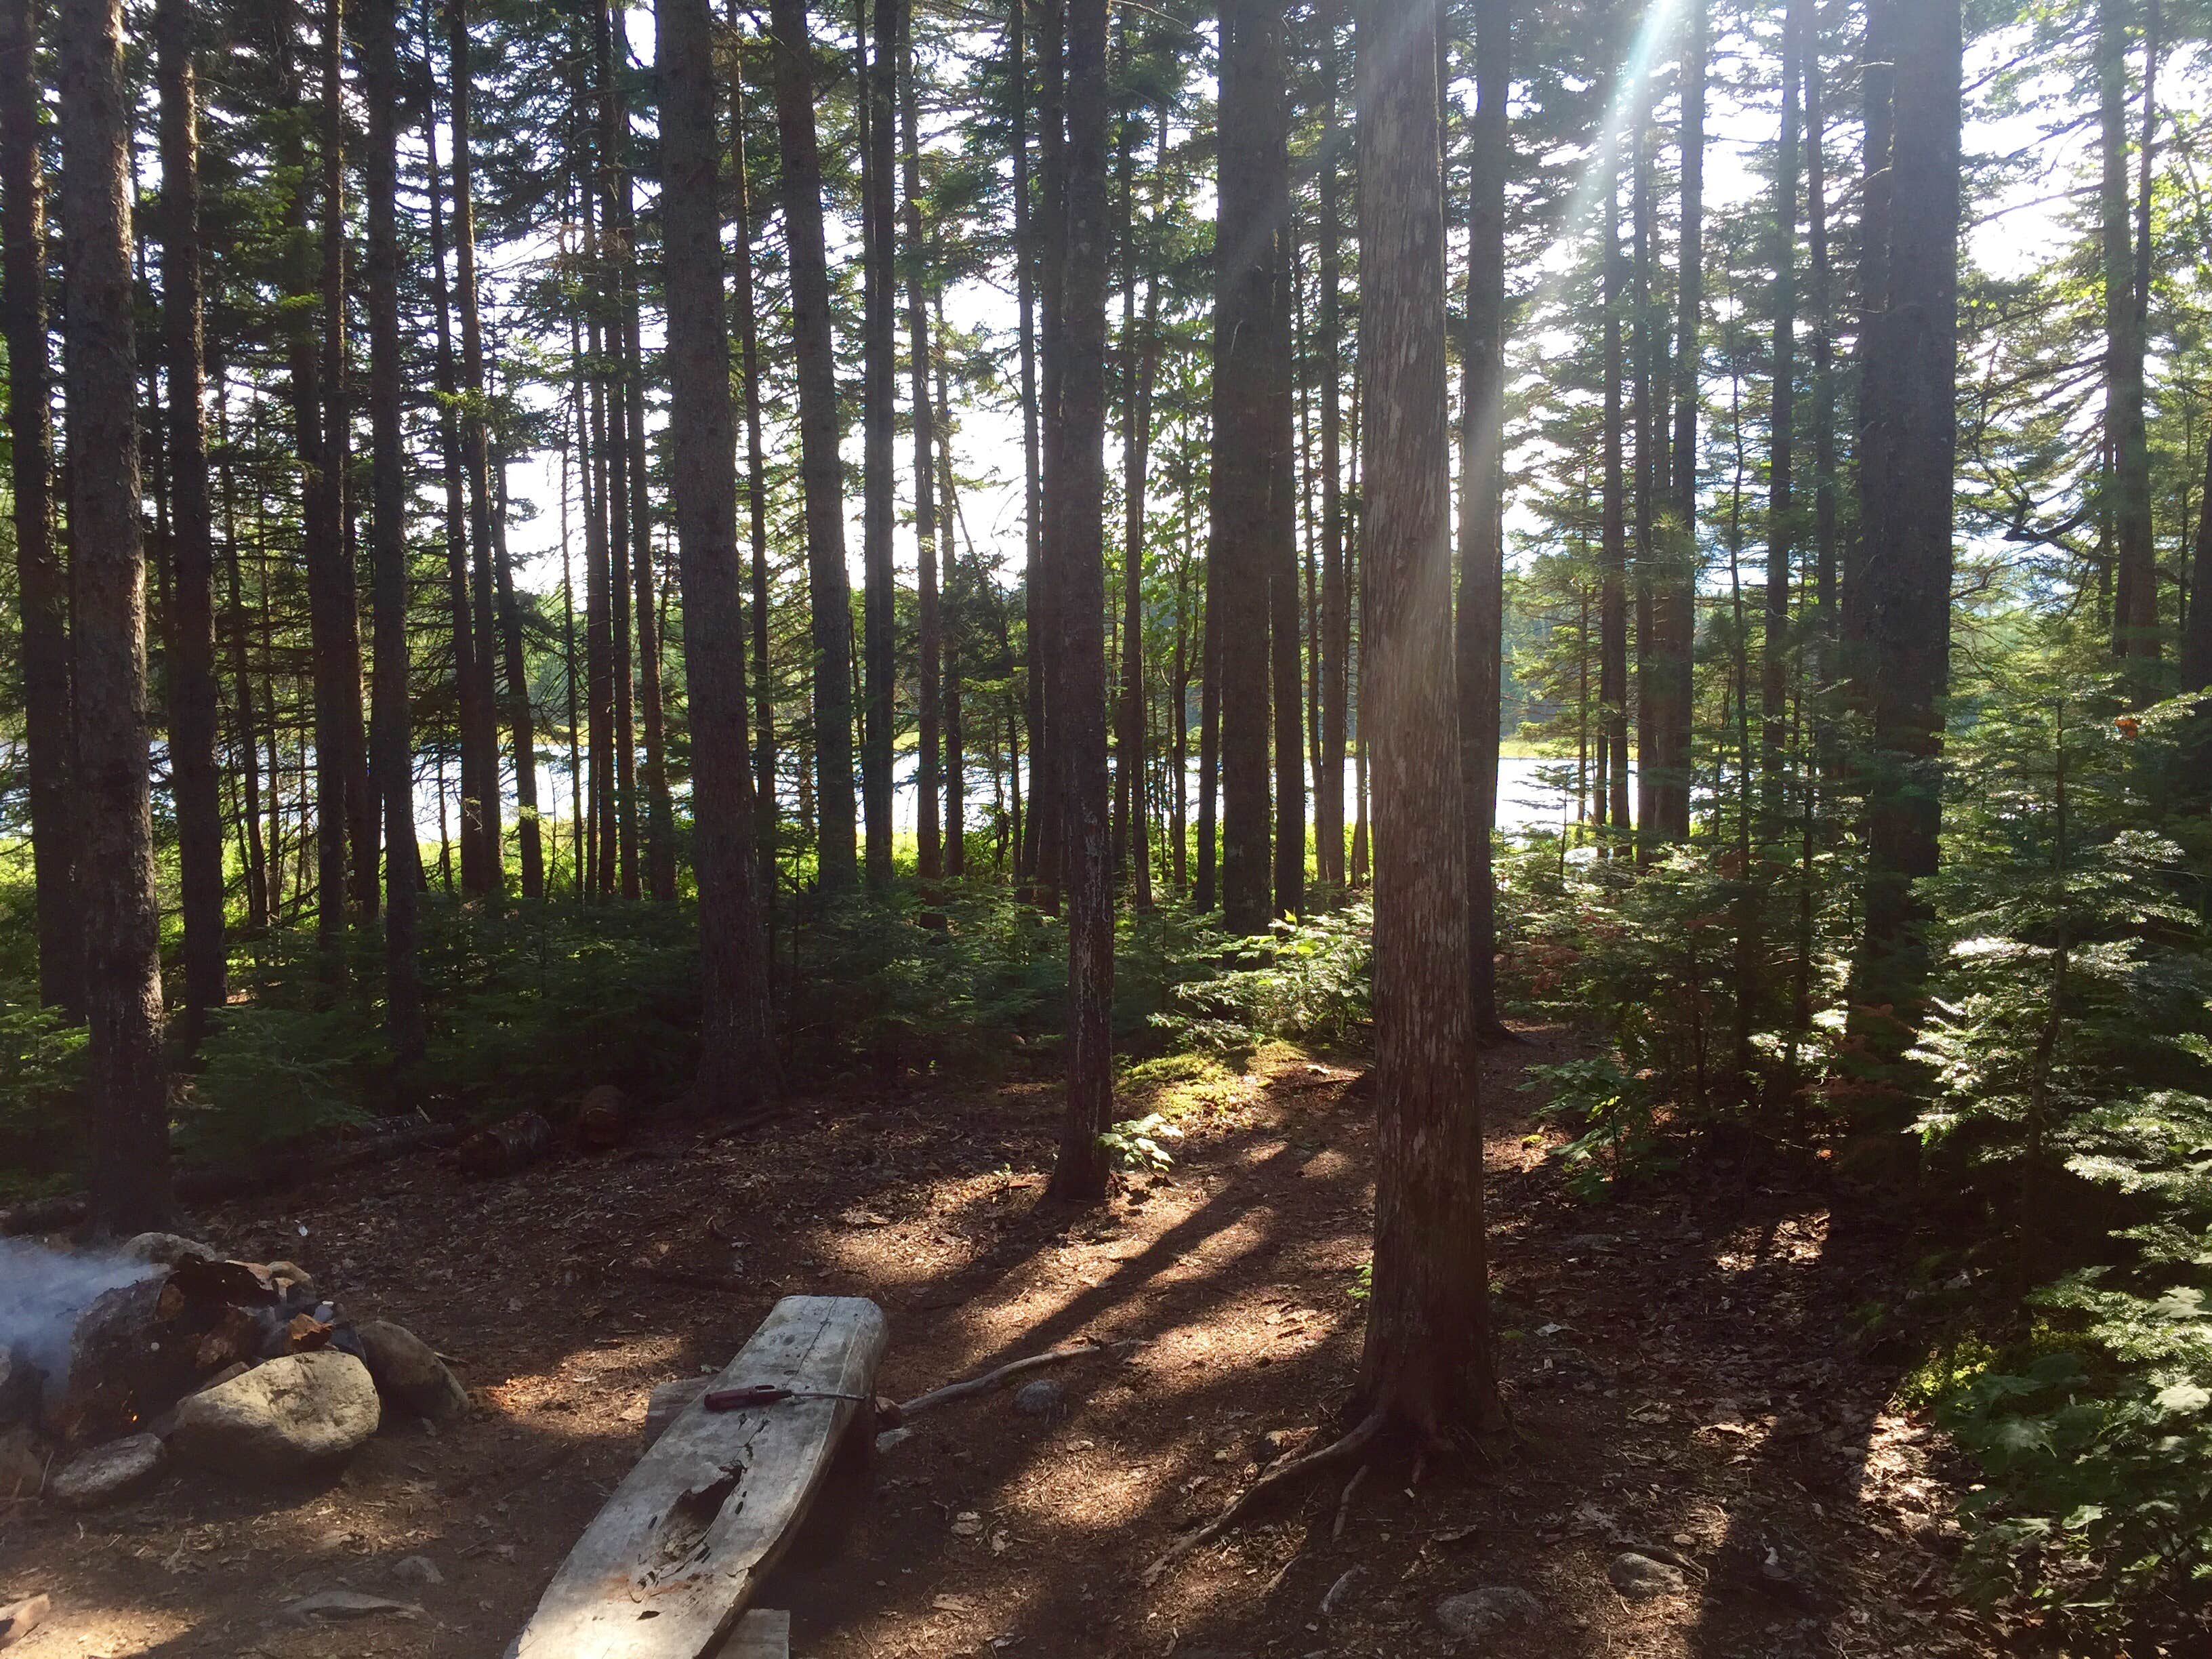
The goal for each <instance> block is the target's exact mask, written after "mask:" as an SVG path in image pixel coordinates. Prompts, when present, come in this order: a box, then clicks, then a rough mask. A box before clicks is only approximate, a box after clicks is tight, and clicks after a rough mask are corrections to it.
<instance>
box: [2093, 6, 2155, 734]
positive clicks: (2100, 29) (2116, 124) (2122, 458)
mask: <svg viewBox="0 0 2212 1659" xmlns="http://www.w3.org/2000/svg"><path fill="white" fill-rule="evenodd" d="M2135 9H2136V7H2135V5H2134V4H2133V3H2132V0H2098V4H2097V91H2098V95H2099V100H2100V116H2101V129H2102V149H2103V152H2104V156H2103V159H2104V178H2103V182H2102V187H2101V190H2100V205H2101V207H2102V210H2103V213H2102V250H2101V251H2102V255H2103V261H2104V270H2103V276H2104V285H2105V442H2106V447H2107V449H2108V451H2109V453H2110V454H2111V457H2112V471H2111V489H2112V501H2111V503H2110V509H2109V510H2110V512H2111V514H2112V532H2113V556H2114V565H2113V583H2112V654H2113V655H2114V656H2115V657H2118V658H2119V659H2122V660H2123V661H2126V660H2130V659H2136V660H2138V661H2140V662H2143V663H2152V662H2155V661H2156V660H2157V659H2158V654H2159V639H2158V564H2157V554H2156V548H2155V546H2154V543H2153V540H2152V533H2151V532H2152V525H2151V496H2150V444H2149V440H2148V436H2147V435H2146V433H2145V429H2144V423H2143V311H2142V306H2141V305H2139V304H2138V303H2137V301H2136V251H2135V243H2134V228H2133V222H2132V216H2131V214H2130V210H2129V201H2128V30H2129V21H2130V15H2132V14H2133V12H2134V11H2135ZM2154 689H2155V688H2154V683H2153V681H2152V679H2151V678H2150V677H2149V675H2148V673H2147V672H2146V671H2137V672H2136V685H2135V687H2134V690H2135V693H2136V696H2137V698H2138V699H2146V698H2148V696H2152V695H2154Z"/></svg>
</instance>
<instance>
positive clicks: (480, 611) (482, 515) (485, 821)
mask: <svg viewBox="0 0 2212 1659" xmlns="http://www.w3.org/2000/svg"><path fill="white" fill-rule="evenodd" d="M449 3H450V5H451V7H452V9H451V11H450V12H449V13H448V14H447V26H448V30H449V33H448V37H447V38H448V41H449V50H450V52H451V59H452V61H451V63H450V64H449V66H448V67H449V68H450V69H451V70H452V72H453V250H454V255H455V261H454V264H455V276H454V282H455V286H456V287H457V288H458V289H459V298H460V311H461V391H462V393H463V403H462V407H461V461H462V465H463V466H464V467H465V469H466V470H467V473H468V486H469V489H468V495H469V612H470V617H471V633H472V634H473V635H474V637H475V640H476V643H477V648H476V649H475V650H474V651H473V652H472V653H471V654H470V662H469V666H470V670H471V672H472V673H473V674H474V675H475V676H476V686H475V698H474V701H475V702H476V705H477V708H479V709H481V710H482V711H483V714H482V719H481V722H480V728H479V732H478V735H477V742H478V744H479V751H478V756H477V776H478V781H479V782H480V783H481V785H482V787H483V796H482V798H481V799H480V800H479V802H478V804H477V824H478V834H479V836H481V838H482V841H481V847H482V852H483V864H482V865H481V866H479V873H480V878H481V879H482V881H483V885H482V886H480V887H479V888H477V891H479V892H484V893H497V892H502V891H504V890H505V889H506V886H507V842H506V836H505V834H504V832H503V831H502V830H501V827H500V817H501V805H502V803H501V789H500V776H499V728H498V726H497V725H496V723H495V718H494V711H495V710H496V709H497V708H498V706H499V702H498V692H497V690H496V689H495V684H494V682H493V678H492V663H493V652H494V650H495V648H496V647H495V641H496V639H497V638H498V621H497V616H496V611H495V602H496V601H495V595H496V592H497V583H496V581H495V579H494V575H493V571H492V523H491V516H492V495H491V471H490V438H489V434H488V432H487V430H486V403H487V391H486V387H485V384H484V349H483V315H482V313H481V311H480V309H479V306H478V295H477V232H476V189H475V179H476V158H475V139H474V136H473V134H472V132H471V114H470V101H469V100H470V96H471V87H470V84H469V81H470V70H469V16H468V0H449ZM514 695H515V687H514V686H513V684H509V685H508V687H507V696H508V698H509V700H510V701H509V708H510V709H511V708H512V707H513V697H514ZM516 734H517V737H518V739H519V738H520V736H521V729H520V726H518V727H517V728H516ZM533 765H534V762H533V761H532V757H530V756H528V755H527V754H526V753H524V752H523V750H521V749H520V746H518V747H517V749H516V750H515V757H514V769H515V775H516V778H517V781H518V785H519V784H520V778H521V776H522V775H523V774H524V773H526V772H528V771H530V770H531V769H532V767H533ZM535 793H536V791H535V789H534V787H533V789H532V794H533V795H534V794H535ZM524 822H525V823H526V824H527V825H528V826H529V827H528V828H527V829H525V830H524V832H523V834H524V836H526V837H527V838H533V839H534V837H535V835H536V829H537V825H536V820H535V817H533V816H526V817H525V819H524Z"/></svg>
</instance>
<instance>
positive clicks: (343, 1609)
mask: <svg viewBox="0 0 2212 1659" xmlns="http://www.w3.org/2000/svg"><path fill="white" fill-rule="evenodd" d="M284 1611H285V1613H287V1614H289V1616H290V1617H292V1618H294V1619H297V1620H301V1621H302V1622H306V1621H310V1620H331V1621H336V1620H346V1619H374V1618H375V1617H376V1616H377V1615H379V1614H380V1613H396V1614H398V1616H399V1617H400V1618H402V1619H419V1618H421V1617H422V1608H420V1607H416V1605H415V1604H414V1603H413V1602H412V1601H393V1600H392V1598H391V1597H390V1596H388V1595H362V1593H361V1592H360V1591H359V1590H349V1589H329V1590H318V1591H317V1592H316V1593H315V1594H314V1595H303V1596H301V1598H300V1599H299V1600H298V1601H287V1602H286V1603H285V1604H284Z"/></svg>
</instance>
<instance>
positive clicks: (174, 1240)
mask: <svg viewBox="0 0 2212 1659" xmlns="http://www.w3.org/2000/svg"><path fill="white" fill-rule="evenodd" d="M122 1254H123V1255H127V1256H129V1257H130V1258H131V1260H132V1261H143V1262H147V1263H149V1264H150V1265H151V1266H154V1267H175V1266H176V1265H177V1263H179V1261H185V1259H186V1258H188V1257H197V1258H198V1259H199V1260H200V1261H216V1260H217V1259H218V1258H217V1257H216V1253H215V1251H214V1250H213V1249H210V1247H209V1246H207V1245H205V1244H203V1243H200V1242H199V1241H198V1240H197V1239H194V1238H186V1237H184V1236H183V1235H182V1234H180V1233H140V1234H139V1235H138V1236H137V1237H135V1238H126V1239H125V1240H124V1241H123V1245H122Z"/></svg>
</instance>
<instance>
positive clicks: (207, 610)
mask: <svg viewBox="0 0 2212 1659" xmlns="http://www.w3.org/2000/svg"><path fill="white" fill-rule="evenodd" d="M154 33H155V40H156V46H157V50H158V52H159V54H160V63H159V68H158V75H159V78H160V81H161V331H162V335H163V337H164V338H163V345H164V348H165V350H166V353H167V359H168V416H169V450H168V466H169V476H170V483H171V487H172V495H173V502H172V517H171V535H172V537H173V546H174V548H175V558H176V571H175V586H174V593H173V600H172V607H171V611H170V614H169V663H168V669H169V704H170V710H171V714H170V726H169V744H170V776H171V779H172V787H173V793H174V794H175V798H176V810H177V854H178V865H179V886H180V888H181V890H182V895H183V899H184V912H185V1028H186V1030H185V1035H186V1038H187V1041H190V1042H197V1039H198V1037H199V1035H200V1033H201V1032H202V1030H204V1021H205V1019H206V1016H207V1012H208V1010H210V1009H211V1008H219V1007H221V1006H222V1002H223V995H224V981H225V977H226V974H225V969H226V963H225V959H224V954H223V936H222V927H223V916H222V898H223V894H222V793H221V778H220V775H219V774H218V773H217V771H216V682H215V526H214V521H213V508H212V506H211V504H210V500H209V496H208V463H207V431H206V426H205V422H204V418H203V415H202V411H201V402H202V398H203V395H204V382H205V378H206V374H205V363H204V357H203V354H202V343H201V342H202V337H201V331H200V180H199V85H198V75H197V64H195V62H194V58H195V56H196V52H195V46H196V41H195V40H194V33H195V32H194V29H193V26H192V22H191V17H190V15H189V14H188V12H187V9H186V8H185V4H184V0H162V3H161V6H160V8H159V9H158V10H157V11H156V13H155V19H154Z"/></svg>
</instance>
